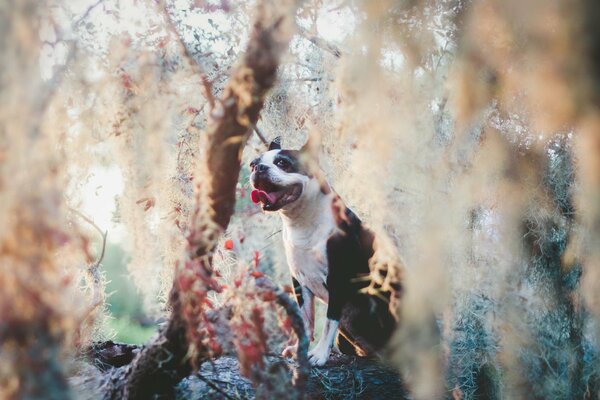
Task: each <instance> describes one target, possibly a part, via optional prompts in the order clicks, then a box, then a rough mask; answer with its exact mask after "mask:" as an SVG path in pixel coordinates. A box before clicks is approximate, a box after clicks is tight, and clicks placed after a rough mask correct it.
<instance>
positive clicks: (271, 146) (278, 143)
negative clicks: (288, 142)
mask: <svg viewBox="0 0 600 400" xmlns="http://www.w3.org/2000/svg"><path fill="white" fill-rule="evenodd" d="M269 150H281V136H277V137H276V138H275V139H273V141H272V142H271V144H269Z"/></svg>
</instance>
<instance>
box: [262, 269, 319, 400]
mask: <svg viewBox="0 0 600 400" xmlns="http://www.w3.org/2000/svg"><path fill="white" fill-rule="evenodd" d="M257 284H259V285H260V286H262V287H263V288H265V287H266V288H267V289H270V290H271V291H273V292H274V293H275V296H276V299H277V304H279V305H280V306H281V307H282V308H283V309H284V310H285V312H286V313H287V315H288V316H289V317H290V320H291V322H292V328H293V329H294V333H295V334H296V336H297V337H298V351H297V353H296V357H297V361H298V370H297V372H298V374H297V376H296V381H295V382H294V383H295V388H296V390H297V391H298V394H299V395H300V398H303V396H304V393H305V390H306V383H307V382H308V377H309V372H310V366H309V364H308V345H309V342H308V336H307V334H306V329H305V328H304V320H303V319H302V315H301V314H300V309H299V308H298V304H296V302H295V301H294V300H293V299H292V298H291V297H290V296H289V295H288V294H287V293H286V292H284V291H283V290H282V289H281V288H280V287H279V286H278V285H275V284H274V283H273V281H271V280H270V279H269V278H268V277H266V276H265V277H264V278H262V279H261V280H260V282H257Z"/></svg>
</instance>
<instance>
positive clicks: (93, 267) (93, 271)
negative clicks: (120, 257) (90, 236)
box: [69, 207, 108, 323]
mask: <svg viewBox="0 0 600 400" xmlns="http://www.w3.org/2000/svg"><path fill="white" fill-rule="evenodd" d="M69 210H70V211H71V212H72V213H74V214H76V215H77V216H79V217H80V218H81V219H83V220H84V221H85V222H87V223H88V224H90V225H91V226H93V227H94V229H96V230H97V231H98V233H100V235H101V236H102V250H101V251H100V255H99V256H98V259H97V260H96V262H95V263H92V264H90V265H89V266H88V268H87V273H88V276H89V277H90V279H91V281H92V284H93V286H92V290H93V293H94V294H93V296H92V303H91V304H90V306H89V308H88V310H87V311H86V312H85V314H84V317H83V319H82V323H83V322H85V321H86V320H87V319H88V318H89V317H90V315H91V314H92V312H94V310H95V309H96V308H97V307H98V306H99V305H100V304H102V296H101V295H100V293H101V292H102V288H101V287H100V286H101V282H102V280H101V279H100V275H99V274H98V268H99V267H100V263H101V262H102V260H103V259H104V254H105V252H106V238H107V236H108V231H104V232H103V231H102V229H100V227H99V226H98V225H97V224H96V223H95V222H94V221H93V220H92V219H91V218H90V217H88V216H87V215H85V214H84V213H82V212H81V211H79V210H76V209H74V208H72V207H69Z"/></svg>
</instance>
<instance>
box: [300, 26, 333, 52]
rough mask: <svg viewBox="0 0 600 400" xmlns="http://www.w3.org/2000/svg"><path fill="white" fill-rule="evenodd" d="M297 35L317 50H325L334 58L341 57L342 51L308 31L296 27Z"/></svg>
mask: <svg viewBox="0 0 600 400" xmlns="http://www.w3.org/2000/svg"><path fill="white" fill-rule="evenodd" d="M298 33H299V34H300V36H302V37H303V38H304V39H306V40H308V41H309V42H311V43H312V44H314V45H315V46H317V47H318V48H320V49H322V50H325V51H326V52H328V53H330V54H332V55H333V56H334V57H335V58H340V57H341V56H342V54H343V53H342V51H341V50H340V49H339V48H338V47H337V46H336V45H334V44H332V43H329V42H328V41H326V40H324V39H322V38H320V37H318V36H317V35H313V34H312V33H310V32H309V31H308V30H306V29H304V28H302V27H298Z"/></svg>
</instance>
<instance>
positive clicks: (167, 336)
mask: <svg viewBox="0 0 600 400" xmlns="http://www.w3.org/2000/svg"><path fill="white" fill-rule="evenodd" d="M272 8H273V9H268V7H266V6H265V4H264V2H259V5H258V6H257V11H258V15H257V18H256V21H255V23H254V26H253V28H252V30H251V36H250V39H249V42H248V47H247V50H246V53H245V54H244V56H243V59H242V60H241V63H240V64H239V65H238V66H237V67H236V68H235V69H234V71H233V72H232V74H231V77H230V80H229V82H228V84H227V86H226V87H225V89H224V91H223V94H222V96H221V98H220V99H219V101H218V102H216V103H215V110H213V112H212V113H211V116H212V119H211V120H210V121H209V126H208V128H207V132H206V138H207V141H208V143H207V146H206V147H205V148H206V165H205V174H206V176H203V179H204V180H205V184H206V186H203V187H202V191H199V192H198V193H197V196H196V205H195V208H194V212H193V213H192V214H193V216H192V218H193V220H192V224H191V228H190V230H191V233H190V234H189V235H188V238H187V239H188V247H187V250H186V252H187V254H186V257H185V260H190V262H194V263H196V264H194V265H195V266H196V267H199V268H194V271H193V272H194V273H198V274H201V276H202V278H203V279H204V280H206V281H207V282H208V281H210V280H211V276H212V266H211V261H212V254H213V252H214V250H215V247H216V245H217V240H218V235H219V234H220V233H221V232H222V231H224V230H225V229H226V228H227V226H228V224H229V220H230V219H231V216H232V214H233V211H234V205H235V193H236V191H235V189H236V185H237V181H238V175H239V172H240V154H241V150H242V149H243V146H244V145H245V143H246V140H247V138H248V134H249V132H250V129H251V128H252V126H253V125H255V124H256V121H257V120H258V116H259V112H260V110H261V109H262V106H263V103H264V99H265V96H266V94H267V92H268V91H269V89H270V88H271V87H272V86H273V84H274V83H275V79H276V77H277V74H276V72H277V67H278V66H279V62H280V57H281V54H282V52H283V51H284V50H285V49H286V48H287V45H288V43H289V40H290V38H291V34H292V33H293V32H292V29H291V28H290V25H291V23H290V22H291V21H293V20H294V17H293V16H294V15H295V10H296V6H295V5H294V6H292V5H290V6H289V7H282V6H281V5H280V4H278V5H277V6H275V5H273V6H272ZM165 11H166V12H167V15H168V10H165ZM217 109H218V110H217ZM207 206H208V207H207ZM198 224H200V226H196V225H198ZM187 262H188V261H186V264H187ZM183 272H185V271H183V268H178V270H177V272H176V274H175V280H174V283H173V287H172V289H171V294H170V298H169V304H170V306H171V316H170V318H169V321H168V322H167V324H166V326H165V327H164V328H163V329H162V330H161V331H160V332H159V335H158V336H157V337H156V338H155V339H154V340H153V341H151V342H150V343H149V344H148V345H146V346H144V347H143V348H142V349H141V350H140V352H139V354H138V356H137V357H136V358H135V360H134V361H133V362H132V363H131V365H129V366H127V367H126V368H123V369H121V370H119V371H118V372H115V373H114V374H112V375H111V377H110V381H111V383H112V385H111V388H110V390H109V391H108V393H107V395H106V397H108V398H112V399H138V398H152V397H153V396H155V395H157V394H167V395H168V394H170V393H172V390H173V388H174V386H175V385H176V384H177V383H178V382H179V381H180V380H181V379H182V378H184V377H185V376H187V375H189V374H190V372H191V371H192V365H193V364H195V365H199V364H200V363H201V362H202V361H204V360H205V359H206V357H208V355H209V354H210V352H209V349H205V348H199V346H202V342H200V343H197V342H196V341H194V343H193V344H194V346H195V347H194V352H193V353H192V354H190V353H189V350H190V344H192V343H190V341H189V339H190V338H189V337H188V333H189V332H193V333H195V334H196V336H197V335H199V333H198V331H197V329H198V327H197V326H195V324H192V325H189V324H190V323H195V322H196V321H195V320H192V321H190V320H189V318H194V317H197V316H194V315H193V313H191V314H190V313H188V316H187V317H185V316H184V315H183V314H182V310H183V308H184V307H186V306H187V307H189V308H192V309H197V308H198V307H199V306H198V305H197V303H198V300H197V299H194V298H193V296H191V295H190V294H189V293H188V294H186V295H185V296H184V295H183V294H182V293H181V292H180V289H181V287H180V284H179V283H178V282H180V280H179V278H180V277H183V275H182V274H183ZM187 272H190V271H189V270H188V271H187ZM208 289H211V288H210V287H208ZM194 307H195V308H194ZM186 318H188V319H187V320H186Z"/></svg>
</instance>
